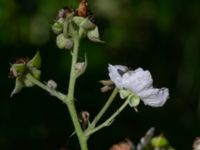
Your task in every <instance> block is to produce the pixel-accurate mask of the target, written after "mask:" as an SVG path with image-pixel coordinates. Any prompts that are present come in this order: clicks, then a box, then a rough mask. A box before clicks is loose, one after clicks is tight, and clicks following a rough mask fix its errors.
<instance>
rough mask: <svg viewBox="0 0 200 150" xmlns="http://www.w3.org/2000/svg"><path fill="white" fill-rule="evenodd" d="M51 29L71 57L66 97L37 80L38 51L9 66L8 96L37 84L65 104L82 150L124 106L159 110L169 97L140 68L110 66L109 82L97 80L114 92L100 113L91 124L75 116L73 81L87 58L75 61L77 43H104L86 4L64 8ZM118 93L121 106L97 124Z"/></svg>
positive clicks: (154, 141)
mask: <svg viewBox="0 0 200 150" xmlns="http://www.w3.org/2000/svg"><path fill="white" fill-rule="evenodd" d="M52 30H53V32H54V33H55V34H56V35H57V37H56V44H57V47H58V48H59V49H64V50H66V53H69V54H71V57H72V60H71V71H70V78H69V85H68V90H67V94H64V93H61V92H59V91H57V83H56V82H55V81H53V80H49V81H48V82H47V83H43V82H41V81H40V75H41V71H40V66H41V57H40V53H39V51H38V52H37V53H36V55H35V56H34V57H33V58H32V59H30V60H29V59H27V58H21V59H18V60H17V61H16V62H15V63H13V64H11V67H10V77H12V78H15V79H16V83H15V88H14V90H13V91H12V93H11V96H13V95H14V94H17V93H18V92H20V91H21V90H22V88H25V87H32V86H34V85H37V86H39V87H40V88H42V89H44V90H46V91H47V92H49V93H50V95H52V96H55V97H56V98H58V99H59V100H61V101H62V102H63V103H65V104H66V106H67V108H68V110H69V114H70V116H71V119H72V122H73V125H74V128H75V132H74V133H75V134H76V135H77V137H78V140H79V143H80V148H81V150H88V145H87V141H88V139H89V138H90V137H91V135H92V134H94V133H95V132H97V131H99V130H100V129H102V128H104V127H107V126H110V125H111V124H112V123H113V121H114V120H115V118H116V117H117V116H118V115H119V114H120V113H121V112H122V111H123V110H124V109H125V108H126V107H127V106H130V107H132V108H134V109H135V110H136V111H137V107H138V105H139V103H140V102H141V101H142V102H143V103H144V104H145V105H149V106H151V107H161V106H163V105H164V104H165V102H166V101H167V99H168V98H169V91H168V89H167V88H161V89H158V88H154V87H153V79H152V77H151V74H150V72H149V71H148V70H143V69H142V68H138V69H136V70H130V69H129V68H128V67H126V66H122V65H111V64H109V65H108V71H109V77H110V79H109V80H102V81H100V82H101V83H102V85H103V87H102V88H101V91H102V92H107V91H109V90H113V91H112V94H111V95H110V97H109V98H108V100H107V101H106V103H105V105H104V106H103V107H102V109H101V110H100V112H99V113H98V114H97V115H96V117H95V118H94V119H93V120H92V121H91V122H90V120H89V113H88V112H87V111H83V112H81V113H80V114H79V115H78V113H77V111H76V108H75V103H74V100H75V95H74V90H75V85H76V80H77V78H78V77H79V76H81V75H82V74H83V73H84V72H85V70H86V68H87V57H86V55H85V60H84V62H79V61H78V58H79V50H80V45H79V44H80V41H81V39H82V38H85V37H88V39H89V40H90V41H92V42H100V43H103V41H101V40H100V37H99V31H98V26H97V25H96V24H95V19H94V16H93V14H92V13H91V12H90V11H89V9H88V4H87V1H86V0H82V1H81V2H80V4H79V7H78V8H77V9H72V8H68V7H65V8H63V9H61V10H59V12H58V15H57V17H56V20H55V22H54V24H53V25H52ZM67 50H68V51H67ZM118 93H119V95H120V98H121V99H123V100H124V103H123V104H122V105H121V106H120V107H119V108H118V109H117V110H116V111H115V112H114V113H113V114H112V115H111V116H110V117H108V118H107V119H106V120H105V121H104V122H102V123H99V121H100V119H101V118H102V116H103V115H104V114H105V112H106V111H107V109H108V108H109V107H110V106H111V104H112V102H113V101H114V99H115V97H116V96H117V95H118ZM147 136H148V135H147ZM146 139H148V142H149V141H150V140H149V138H146ZM161 141H162V142H161ZM151 143H152V145H153V147H157V149H159V147H162V146H163V145H164V146H166V145H168V142H167V140H166V139H165V138H164V137H163V136H160V137H157V138H154V139H152V140H151ZM138 147H140V146H138ZM141 147H142V148H141ZM141 147H140V149H143V148H144V147H145V145H144V144H143V146H141ZM137 149H138V150H139V148H137Z"/></svg>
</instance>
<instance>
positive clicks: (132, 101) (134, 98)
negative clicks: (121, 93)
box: [128, 94, 140, 108]
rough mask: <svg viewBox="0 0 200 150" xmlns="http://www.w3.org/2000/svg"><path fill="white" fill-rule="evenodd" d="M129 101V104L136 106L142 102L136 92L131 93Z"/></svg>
mask: <svg viewBox="0 0 200 150" xmlns="http://www.w3.org/2000/svg"><path fill="white" fill-rule="evenodd" d="M128 101H129V105H130V106H131V107H134V108H135V107H137V106H138V105H139V104H140V98H139V97H138V96H137V95H135V94H131V95H129V96H128Z"/></svg>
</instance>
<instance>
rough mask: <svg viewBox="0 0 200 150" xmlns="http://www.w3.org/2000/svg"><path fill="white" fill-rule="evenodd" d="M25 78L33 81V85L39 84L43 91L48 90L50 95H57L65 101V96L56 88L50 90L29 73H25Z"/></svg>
mask: <svg viewBox="0 0 200 150" xmlns="http://www.w3.org/2000/svg"><path fill="white" fill-rule="evenodd" d="M26 78H27V79H28V80H29V81H31V82H33V83H34V84H35V85H37V86H39V87H40V88H42V89H44V90H45V91H47V92H49V93H50V94H51V95H53V96H55V97H57V98H58V99H59V100H61V101H62V102H64V103H65V100H66V99H67V96H66V95H65V94H63V93H61V92H58V91H56V90H54V91H50V89H49V87H48V86H47V85H45V84H43V83H42V82H40V81H39V80H37V79H35V78H34V77H33V76H32V75H31V74H27V76H26Z"/></svg>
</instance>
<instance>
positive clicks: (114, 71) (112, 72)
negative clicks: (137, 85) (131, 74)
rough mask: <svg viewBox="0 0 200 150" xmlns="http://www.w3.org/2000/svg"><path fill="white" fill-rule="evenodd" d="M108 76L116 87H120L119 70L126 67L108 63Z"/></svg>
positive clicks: (125, 69) (124, 70)
mask: <svg viewBox="0 0 200 150" xmlns="http://www.w3.org/2000/svg"><path fill="white" fill-rule="evenodd" d="M108 70H109V77H110V79H111V80H112V81H113V82H114V83H115V85H116V86H117V87H118V88H122V75H121V74H120V73H119V71H122V72H126V71H127V70H128V68H127V67H126V66H121V65H115V66H113V65H110V64H109V66H108Z"/></svg>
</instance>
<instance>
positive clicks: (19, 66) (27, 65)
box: [10, 52, 41, 97]
mask: <svg viewBox="0 0 200 150" xmlns="http://www.w3.org/2000/svg"><path fill="white" fill-rule="evenodd" d="M40 67H41V57H40V53H39V52H37V53H36V54H35V56H34V57H33V58H32V59H31V60H30V61H28V60H23V59H20V61H18V62H16V63H14V64H11V67H10V73H11V74H12V76H13V77H14V78H15V79H16V80H15V88H14V90H13V91H12V93H11V97H12V96H13V95H14V94H17V93H19V92H20V91H21V90H22V88H24V87H32V86H34V83H33V82H31V81H30V80H28V79H27V75H28V74H31V75H32V76H33V77H34V78H35V79H37V80H39V79H40V75H41V71H40V70H39V69H40Z"/></svg>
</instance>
